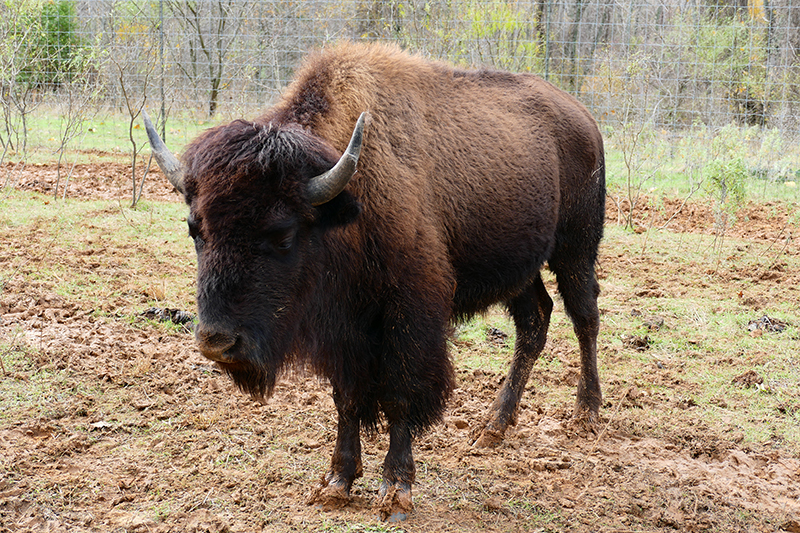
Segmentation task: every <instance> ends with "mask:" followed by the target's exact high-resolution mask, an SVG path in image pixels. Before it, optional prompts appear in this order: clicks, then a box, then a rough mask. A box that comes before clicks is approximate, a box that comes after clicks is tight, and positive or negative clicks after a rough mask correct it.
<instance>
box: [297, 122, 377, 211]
mask: <svg viewBox="0 0 800 533" xmlns="http://www.w3.org/2000/svg"><path fill="white" fill-rule="evenodd" d="M366 118H367V113H361V116H359V117H358V121H357V122H356V127H355V128H354V129H353V136H352V137H350V144H348V145H347V150H346V151H345V153H344V154H343V155H342V157H340V158H339V161H338V162H337V163H336V165H334V167H333V168H332V169H330V170H329V171H327V172H325V173H323V174H320V175H319V176H316V177H313V178H311V180H310V181H309V182H308V200H309V201H310V202H311V205H313V206H318V205H322V204H324V203H326V202H330V201H331V200H333V199H334V198H335V197H336V195H338V194H339V193H340V192H342V191H343V190H344V188H345V187H346V186H347V183H348V182H349V181H350V178H352V177H353V174H355V173H356V165H357V164H358V156H359V155H360V154H361V142H362V140H363V137H364V122H365V121H366Z"/></svg>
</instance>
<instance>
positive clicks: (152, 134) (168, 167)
mask: <svg viewBox="0 0 800 533" xmlns="http://www.w3.org/2000/svg"><path fill="white" fill-rule="evenodd" d="M142 118H143V119H144V128H145V129H146V130H147V138H148V139H149V140H150V149H151V150H152V151H153V157H155V158H156V163H158V166H159V167H160V168H161V172H163V173H164V175H165V176H166V177H167V179H168V180H169V182H170V183H171V184H172V186H173V187H175V188H176V189H178V191H180V193H181V194H182V195H184V196H186V190H185V189H184V188H183V165H181V162H180V161H178V158H177V157H175V156H174V155H172V152H170V151H169V150H168V149H167V145H165V144H164V141H162V140H161V137H159V136H158V133H157V132H156V129H155V127H153V123H152V122H151V121H150V117H148V116H147V113H146V112H145V110H144V109H142Z"/></svg>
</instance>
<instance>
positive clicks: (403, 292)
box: [183, 44, 605, 516]
mask: <svg viewBox="0 0 800 533" xmlns="http://www.w3.org/2000/svg"><path fill="white" fill-rule="evenodd" d="M363 111H368V112H369V114H370V121H369V123H368V125H367V128H366V133H365V138H364V145H363V149H362V153H361V159H360V162H359V166H358V172H357V173H356V175H355V176H354V177H353V178H352V180H351V181H350V183H349V184H348V186H347V188H346V190H345V192H343V193H341V194H340V195H339V196H337V197H336V198H335V199H334V200H332V201H330V202H328V203H326V204H323V205H320V206H318V207H316V208H315V207H312V206H311V204H310V203H309V201H308V200H307V199H306V197H305V187H306V184H307V183H308V181H309V179H310V178H312V177H313V176H315V175H317V174H319V173H321V172H324V171H325V170H327V169H329V168H330V167H331V166H332V165H333V164H334V163H335V162H336V160H337V159H338V156H339V154H340V153H341V152H342V151H343V150H344V149H345V147H346V146H347V143H348V140H349V139H350V135H351V133H352V130H353V125H354V124H355V122H356V119H357V118H358V116H359V114H360V113H361V112H363ZM183 161H184V164H185V167H186V180H185V189H186V201H187V203H188V204H189V205H190V207H191V216H190V221H189V224H190V231H191V233H192V236H193V237H194V238H195V242H196V244H197V250H198V295H197V298H198V307H199V314H200V324H199V326H198V329H197V340H198V344H199V346H200V349H201V351H202V352H203V353H204V354H206V355H208V356H209V357H212V358H213V359H215V360H217V361H220V366H221V367H222V368H223V369H224V370H226V371H227V372H228V373H229V374H230V375H231V376H232V377H233V379H234V380H235V381H236V382H237V384H239V386H240V387H242V388H243V389H244V390H246V391H247V392H250V393H252V394H256V395H263V394H268V393H269V391H270V390H271V388H272V387H273V385H274V382H275V379H276V376H277V375H278V373H279V372H280V370H281V369H282V368H284V367H285V366H286V365H287V364H290V363H293V362H298V361H299V362H303V363H306V364H309V365H310V366H311V367H313V368H314V369H315V370H316V371H317V372H319V373H320V374H322V375H323V376H325V377H327V378H328V379H329V380H330V381H331V384H332V386H333V392H334V399H335V400H336V405H337V410H338V414H339V436H338V438H337V444H336V448H335V451H334V456H333V459H332V461H331V469H330V471H329V472H328V474H327V475H326V476H325V478H324V479H323V480H322V483H321V487H320V489H319V490H318V492H317V499H318V501H321V502H323V503H324V501H325V499H326V498H328V499H331V500H337V501H339V499H341V497H342V496H344V497H346V496H347V494H348V492H349V489H350V486H351V484H352V482H353V480H354V479H355V477H357V476H359V475H361V458H360V442H359V430H360V429H362V428H363V429H370V428H374V427H375V425H376V424H377V423H378V421H379V419H380V417H383V418H384V419H385V421H386V422H387V424H388V427H389V431H390V435H391V444H390V450H389V453H388V455H387V457H386V462H385V463H384V472H383V475H384V483H385V486H384V488H383V489H382V491H381V494H382V495H387V494H391V495H392V497H391V499H392V501H395V502H396V501H403V502H406V503H404V504H403V505H399V504H386V505H389V507H392V506H394V507H397V506H398V505H399V507H398V508H396V509H394V508H390V509H389V510H385V509H384V507H386V505H384V506H383V507H382V509H383V510H382V512H383V513H384V514H385V515H386V516H391V515H392V514H393V513H396V514H398V515H401V516H402V515H404V514H405V513H407V512H408V511H409V510H410V501H411V499H410V491H411V488H410V486H411V483H412V482H413V479H414V462H413V459H412V456H411V440H412V437H413V435H414V434H416V433H417V432H419V431H420V430H423V429H424V428H425V427H427V426H429V425H430V424H432V423H434V422H436V421H437V420H439V419H440V417H441V415H442V412H443V410H444V408H445V402H446V400H447V398H448V395H449V393H450V391H451V389H452V387H453V384H454V378H453V368H452V364H451V361H450V358H449V356H448V353H447V345H446V339H447V335H448V334H449V331H450V327H449V324H451V323H452V322H453V321H454V320H461V319H465V318H467V317H469V316H471V315H472V314H474V313H476V312H479V311H481V310H483V309H486V307H487V306H489V305H491V304H494V303H497V302H500V303H503V304H504V305H506V307H507V308H508V310H509V312H510V314H511V315H512V317H513V318H514V320H515V324H516V326H517V334H518V335H517V346H516V351H515V356H514V361H513V362H512V366H511V370H510V371H509V376H508V378H507V379H506V381H505V383H504V385H503V388H502V390H501V391H500V393H499V395H498V398H497V400H496V401H495V403H494V405H493V406H492V408H491V409H490V414H489V420H488V422H487V424H486V428H485V430H484V432H483V434H482V436H481V438H480V439H479V441H478V444H479V445H491V444H496V443H497V442H498V441H499V440H500V439H501V438H502V435H503V432H504V431H505V429H506V427H507V426H508V425H509V424H510V423H513V419H514V416H515V413H516V410H517V407H518V405H519V399H520V396H521V394H522V391H523V389H524V386H525V383H526V382H527V379H528V376H529V373H530V369H531V365H532V364H533V362H534V361H535V360H536V358H537V357H538V354H539V352H540V351H541V349H542V347H543V346H544V343H545V339H546V333H547V327H548V324H549V318H550V312H551V310H552V300H551V299H550V297H549V296H548V294H547V291H546V290H545V288H544V285H543V283H542V280H541V278H540V275H539V270H540V269H541V268H542V266H543V265H544V264H545V263H546V262H547V263H548V265H549V267H550V269H551V270H553V271H554V272H555V273H556V276H557V280H558V284H559V291H560V293H561V295H562V296H563V298H564V304H565V308H566V310H567V312H568V313H569V315H570V317H571V318H572V320H573V323H574V325H575V331H576V334H577V336H578V340H579V343H580V347H581V378H580V383H579V386H578V401H577V407H576V414H577V415H579V416H581V417H584V418H586V419H588V420H589V421H592V420H593V419H594V417H595V416H596V414H597V412H598V409H599V406H600V401H601V396H600V386H599V380H598V376H597V369H596V338H597V332H598V328H599V316H598V312H597V295H598V292H599V290H598V285H597V281H596V279H595V274H594V264H595V261H596V258H597V248H598V245H599V242H600V239H601V237H602V227H603V218H604V213H603V209H604V196H605V179H604V160H603V142H602V138H601V136H600V133H599V131H598V128H597V126H596V124H595V122H594V120H593V119H592V118H591V116H590V115H589V113H588V112H587V110H586V109H585V108H584V107H583V106H582V105H581V104H579V103H578V102H577V101H576V100H575V99H574V98H572V97H571V96H569V95H568V94H566V93H564V92H562V91H560V90H558V89H556V88H555V87H553V86H552V85H550V84H549V83H547V82H545V81H543V80H541V79H539V78H537V77H535V76H532V75H524V74H510V73H506V72H498V71H490V70H477V71H472V70H460V69H455V68H452V67H450V66H448V65H445V64H441V63H433V62H429V61H426V60H424V59H422V58H420V57H417V56H413V55H408V54H406V53H404V52H402V51H401V50H400V49H398V48H396V47H394V46H389V45H375V44H373V45H365V44H341V45H338V46H336V47H333V48H330V49H327V50H324V51H320V52H317V53H314V54H312V55H311V56H310V57H309V58H308V59H307V61H306V62H305V64H304V65H303V66H302V68H300V70H299V71H298V73H297V75H296V78H295V81H294V82H293V83H292V84H291V86H290V87H289V88H288V89H287V90H286V91H285V93H284V94H283V96H282V98H281V100H280V101H279V103H278V104H277V105H275V106H274V107H272V108H271V109H269V110H268V111H267V112H266V113H265V114H264V115H263V116H261V117H259V118H258V119H256V120H255V121H253V122H245V121H236V122H233V123H231V124H229V125H226V126H220V127H217V128H214V129H212V130H209V131H208V132H206V133H205V134H204V135H202V136H201V137H200V138H198V139H197V140H196V141H194V143H193V144H192V145H191V146H190V147H189V149H188V150H187V152H186V153H185V154H184V158H183ZM398 494H400V495H401V496H402V497H398V496H397V495H398ZM387 498H388V496H387ZM387 501H388V500H387Z"/></svg>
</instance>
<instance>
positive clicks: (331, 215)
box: [316, 191, 361, 229]
mask: <svg viewBox="0 0 800 533" xmlns="http://www.w3.org/2000/svg"><path fill="white" fill-rule="evenodd" d="M316 209H317V213H318V217H317V223H318V224H319V225H320V226H321V227H323V228H325V229H327V228H334V227H337V226H346V225H347V224H352V223H353V222H355V221H356V219H357V218H358V216H359V215H360V214H361V202H359V201H358V200H357V199H356V198H355V197H354V196H353V195H352V194H350V193H349V192H347V191H342V192H340V193H339V194H337V195H336V196H335V197H334V198H333V200H330V201H329V202H326V203H324V204H322V205H319V206H317V208H316Z"/></svg>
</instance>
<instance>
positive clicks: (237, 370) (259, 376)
mask: <svg viewBox="0 0 800 533" xmlns="http://www.w3.org/2000/svg"><path fill="white" fill-rule="evenodd" d="M216 364H217V368H219V369H220V370H221V371H222V372H223V373H224V374H225V375H227V376H228V377H230V378H231V380H232V381H233V383H234V384H235V385H236V387H237V388H239V390H241V391H242V392H244V393H245V394H249V395H250V396H252V397H253V398H254V399H256V400H259V401H262V400H264V399H265V398H269V397H270V396H271V395H272V390H273V388H274V387H275V378H276V372H275V371H274V370H270V369H268V368H266V367H264V366H263V365H259V364H256V363H252V362H250V361H241V360H240V361H226V362H222V361H216Z"/></svg>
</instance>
